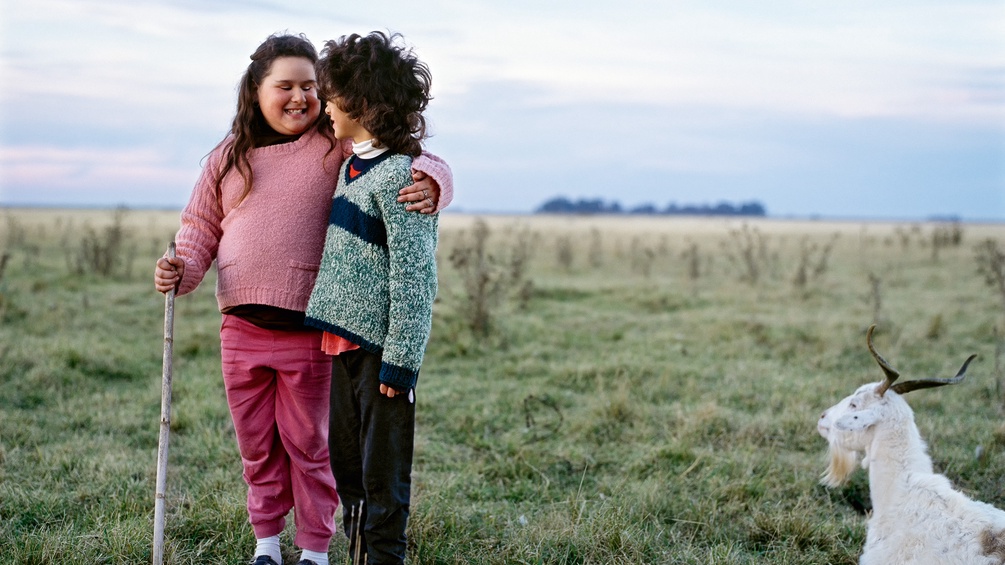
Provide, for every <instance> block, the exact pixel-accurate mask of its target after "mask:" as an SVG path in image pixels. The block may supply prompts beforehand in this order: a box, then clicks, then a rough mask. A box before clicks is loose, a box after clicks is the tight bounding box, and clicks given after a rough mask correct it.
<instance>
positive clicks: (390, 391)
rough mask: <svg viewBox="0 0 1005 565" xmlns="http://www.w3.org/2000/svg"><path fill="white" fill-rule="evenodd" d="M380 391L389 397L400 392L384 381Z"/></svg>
mask: <svg viewBox="0 0 1005 565" xmlns="http://www.w3.org/2000/svg"><path fill="white" fill-rule="evenodd" d="M380 393H381V394H383V395H384V396H386V397H388V398H394V395H395V394H398V391H396V390H394V388H392V387H389V386H387V385H386V384H384V383H380Z"/></svg>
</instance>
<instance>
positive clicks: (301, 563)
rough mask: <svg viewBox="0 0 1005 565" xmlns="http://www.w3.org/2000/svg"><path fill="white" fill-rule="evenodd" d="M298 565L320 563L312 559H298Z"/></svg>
mask: <svg viewBox="0 0 1005 565" xmlns="http://www.w3.org/2000/svg"><path fill="white" fill-rule="evenodd" d="M297 565H318V564H317V563H315V562H313V561H311V560H310V559H301V560H300V561H297Z"/></svg>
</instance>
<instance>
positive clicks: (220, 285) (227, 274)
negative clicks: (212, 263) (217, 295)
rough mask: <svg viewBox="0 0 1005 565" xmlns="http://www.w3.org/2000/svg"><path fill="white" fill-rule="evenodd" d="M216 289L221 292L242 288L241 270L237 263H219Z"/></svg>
mask: <svg viewBox="0 0 1005 565" xmlns="http://www.w3.org/2000/svg"><path fill="white" fill-rule="evenodd" d="M216 271H217V274H216V277H217V278H216V288H217V289H218V290H219V291H226V290H233V289H235V288H239V287H240V286H241V269H240V268H238V266H237V261H226V262H223V261H219V260H217V265H216Z"/></svg>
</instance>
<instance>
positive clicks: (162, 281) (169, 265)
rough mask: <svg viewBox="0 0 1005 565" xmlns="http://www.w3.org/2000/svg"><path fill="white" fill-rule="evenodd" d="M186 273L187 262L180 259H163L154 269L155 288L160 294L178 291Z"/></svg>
mask: <svg viewBox="0 0 1005 565" xmlns="http://www.w3.org/2000/svg"><path fill="white" fill-rule="evenodd" d="M184 273H185V262H184V261H182V260H181V259H180V258H177V257H175V258H168V257H161V258H160V259H158V260H157V266H156V267H155V268H154V288H156V289H157V291H158V292H168V291H169V290H173V289H176V288H177V287H178V283H179V282H181V277H182V275H183V274H184Z"/></svg>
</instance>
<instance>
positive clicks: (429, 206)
mask: <svg viewBox="0 0 1005 565" xmlns="http://www.w3.org/2000/svg"><path fill="white" fill-rule="evenodd" d="M405 210H407V211H409V212H421V213H423V214H432V213H433V212H436V206H435V205H434V204H433V201H432V199H429V198H426V199H424V200H420V201H418V202H416V203H414V204H409V205H408V206H405Z"/></svg>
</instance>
